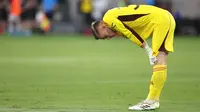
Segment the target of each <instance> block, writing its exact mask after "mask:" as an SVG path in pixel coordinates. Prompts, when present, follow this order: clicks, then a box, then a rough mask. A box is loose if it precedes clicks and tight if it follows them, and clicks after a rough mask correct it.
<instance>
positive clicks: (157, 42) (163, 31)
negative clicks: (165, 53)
mask: <svg viewBox="0 0 200 112" xmlns="http://www.w3.org/2000/svg"><path fill="white" fill-rule="evenodd" d="M169 29H170V24H169V23H168V22H166V23H163V24H158V25H156V27H155V28H154V31H153V35H152V50H153V53H154V54H153V55H154V56H157V55H158V52H159V51H160V50H161V51H162V50H165V46H162V45H163V43H164V42H165V40H166V38H167V36H168V34H169ZM163 47H164V48H163Z"/></svg>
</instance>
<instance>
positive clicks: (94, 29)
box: [91, 21, 100, 40]
mask: <svg viewBox="0 0 200 112" xmlns="http://www.w3.org/2000/svg"><path fill="white" fill-rule="evenodd" d="M99 24H100V21H94V22H92V24H91V28H92V34H93V36H94V38H95V39H96V40H98V39H99V33H98V31H97V27H98V26H99Z"/></svg>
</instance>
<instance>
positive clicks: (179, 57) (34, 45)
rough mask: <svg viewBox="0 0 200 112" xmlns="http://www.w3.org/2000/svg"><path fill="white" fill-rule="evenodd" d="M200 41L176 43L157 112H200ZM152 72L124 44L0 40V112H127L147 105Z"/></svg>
mask: <svg viewBox="0 0 200 112" xmlns="http://www.w3.org/2000/svg"><path fill="white" fill-rule="evenodd" d="M199 69H200V38H198V37H178V38H176V39H175V52H174V53H173V54H170V55H169V58H168V78H167V82H166V85H165V87H164V90H163V93H162V96H161V101H160V103H161V108H160V109H159V110H156V111H155V112H200V71H199ZM150 78H151V66H150V65H149V61H148V57H147V55H146V54H145V52H144V51H143V50H141V49H140V48H139V47H137V46H136V45H134V44H133V43H131V42H129V41H128V40H124V39H119V38H117V39H112V40H110V41H95V40H93V39H92V38H89V37H82V36H49V37H47V36H46V37H39V36H35V37H32V38H20V37H13V38H11V37H4V36H1V37H0V112H129V111H128V107H129V106H130V105H134V104H136V103H138V102H139V101H141V100H143V99H145V97H146V96H147V93H148V88H149V80H150Z"/></svg>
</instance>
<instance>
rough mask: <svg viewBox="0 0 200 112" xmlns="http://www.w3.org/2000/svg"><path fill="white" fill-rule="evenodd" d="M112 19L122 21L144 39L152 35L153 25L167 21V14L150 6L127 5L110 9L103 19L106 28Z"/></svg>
mask: <svg viewBox="0 0 200 112" xmlns="http://www.w3.org/2000/svg"><path fill="white" fill-rule="evenodd" d="M114 19H118V20H120V21H122V22H123V23H124V24H126V25H127V26H128V27H130V28H132V29H134V30H135V31H136V32H138V33H139V34H140V35H141V36H142V37H143V38H144V39H145V38H147V37H148V36H149V35H150V34H151V33H152V31H153V29H154V27H155V24H157V25H158V24H161V23H164V22H166V19H169V12H168V11H166V10H164V9H161V8H158V7H155V6H150V5H129V6H127V7H117V8H113V9H110V10H108V11H107V12H106V14H105V15H104V17H103V21H104V22H105V23H107V24H108V26H112V24H113V23H112V22H113V20H114ZM167 21H168V20H167Z"/></svg>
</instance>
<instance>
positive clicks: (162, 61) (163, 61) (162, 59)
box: [157, 51, 167, 65]
mask: <svg viewBox="0 0 200 112" xmlns="http://www.w3.org/2000/svg"><path fill="white" fill-rule="evenodd" d="M166 58H167V52H163V51H160V52H159V54H158V56H157V60H158V61H157V65H166V64H167V62H166Z"/></svg>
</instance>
